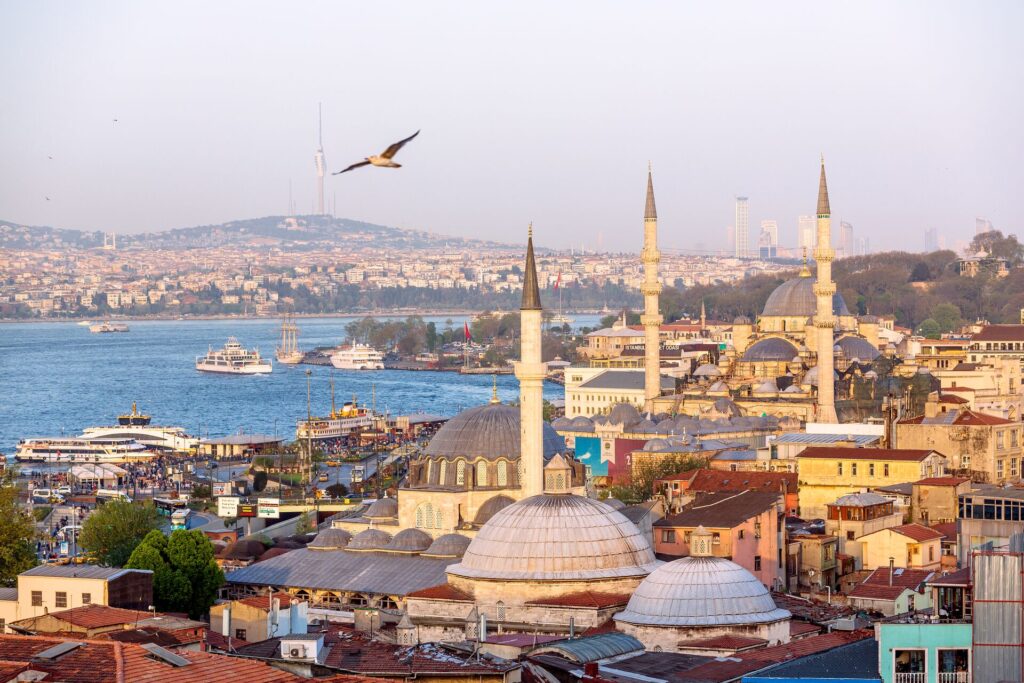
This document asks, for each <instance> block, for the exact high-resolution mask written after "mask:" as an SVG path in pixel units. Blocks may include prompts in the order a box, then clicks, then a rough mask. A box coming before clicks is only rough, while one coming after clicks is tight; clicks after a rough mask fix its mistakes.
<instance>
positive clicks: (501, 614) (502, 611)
mask: <svg viewBox="0 0 1024 683" xmlns="http://www.w3.org/2000/svg"><path fill="white" fill-rule="evenodd" d="M496 607H497V608H498V609H497V612H498V621H505V603H503V602H502V601H501V600H499V601H498V604H497V605H496Z"/></svg>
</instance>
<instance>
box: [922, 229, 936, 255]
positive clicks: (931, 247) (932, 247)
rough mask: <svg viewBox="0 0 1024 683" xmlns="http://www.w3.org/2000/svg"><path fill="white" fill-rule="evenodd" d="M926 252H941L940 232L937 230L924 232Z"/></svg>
mask: <svg viewBox="0 0 1024 683" xmlns="http://www.w3.org/2000/svg"><path fill="white" fill-rule="evenodd" d="M924 250H925V251H926V252H932V251H938V250H939V231H938V230H936V229H935V228H928V229H927V230H925V231H924Z"/></svg>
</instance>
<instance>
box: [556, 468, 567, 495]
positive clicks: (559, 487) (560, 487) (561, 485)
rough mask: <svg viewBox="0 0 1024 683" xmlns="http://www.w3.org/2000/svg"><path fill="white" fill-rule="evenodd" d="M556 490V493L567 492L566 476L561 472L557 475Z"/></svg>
mask: <svg viewBox="0 0 1024 683" xmlns="http://www.w3.org/2000/svg"><path fill="white" fill-rule="evenodd" d="M555 490H556V491H564V490H565V475H564V474H562V473H561V472H559V473H558V474H556V475H555Z"/></svg>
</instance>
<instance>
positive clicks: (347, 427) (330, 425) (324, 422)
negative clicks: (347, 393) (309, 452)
mask: <svg viewBox="0 0 1024 683" xmlns="http://www.w3.org/2000/svg"><path fill="white" fill-rule="evenodd" d="M373 418H374V415H373V411H372V410H367V409H366V408H363V407H361V406H360V405H359V403H357V402H356V399H355V396H353V397H352V400H351V401H349V402H346V403H345V405H343V406H342V407H341V410H337V409H335V407H334V379H333V378H331V414H330V415H328V416H326V417H311V418H309V420H299V422H298V424H297V425H296V426H295V439H296V440H297V441H304V440H306V439H309V440H311V441H332V440H334V439H345V438H347V437H348V436H349V435H351V434H358V433H359V432H363V431H366V430H369V429H372V428H373Z"/></svg>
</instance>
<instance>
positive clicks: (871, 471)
mask: <svg viewBox="0 0 1024 683" xmlns="http://www.w3.org/2000/svg"><path fill="white" fill-rule="evenodd" d="M868 476H870V477H873V476H875V463H870V464H868Z"/></svg>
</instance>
